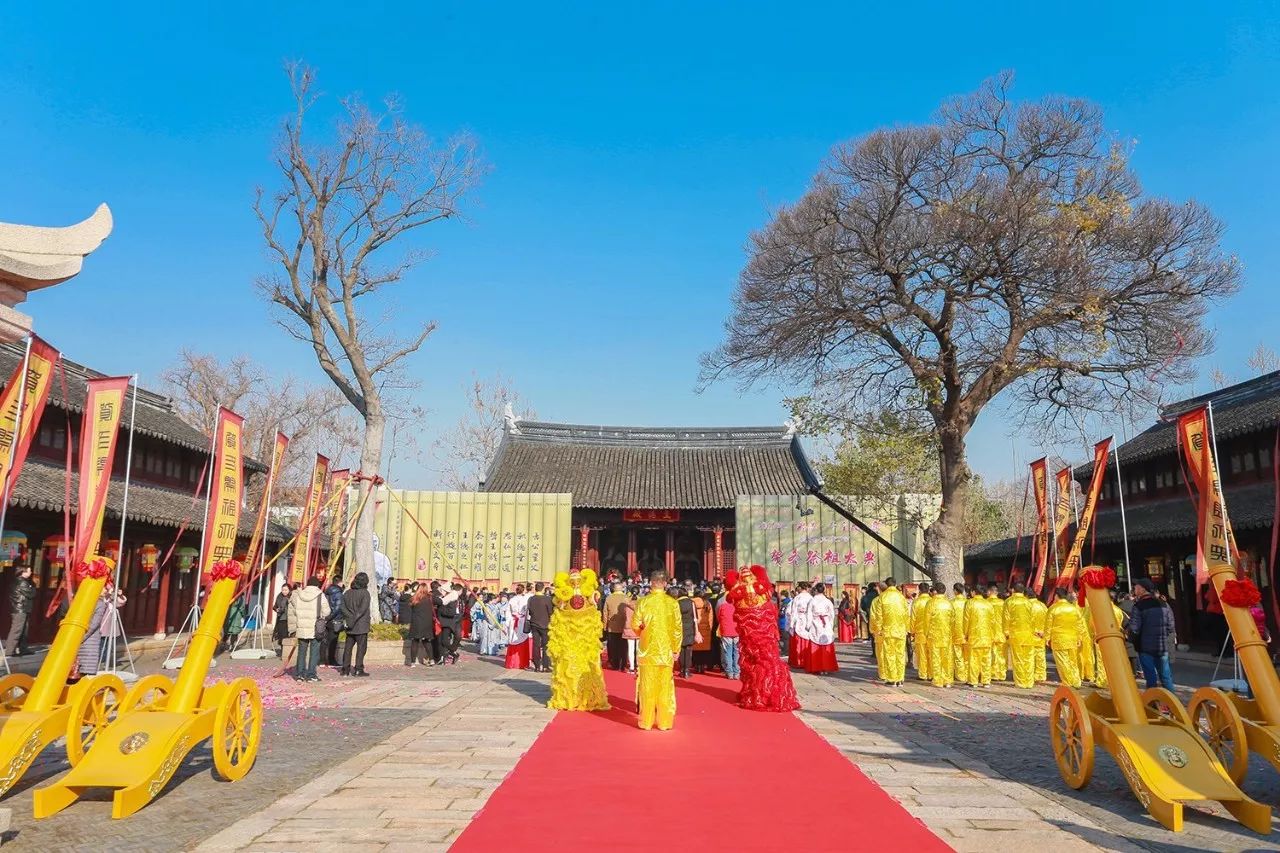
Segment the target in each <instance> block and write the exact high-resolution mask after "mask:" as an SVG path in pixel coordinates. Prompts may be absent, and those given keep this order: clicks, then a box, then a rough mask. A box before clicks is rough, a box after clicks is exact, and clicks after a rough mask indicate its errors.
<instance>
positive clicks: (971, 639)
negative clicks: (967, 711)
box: [964, 595, 996, 687]
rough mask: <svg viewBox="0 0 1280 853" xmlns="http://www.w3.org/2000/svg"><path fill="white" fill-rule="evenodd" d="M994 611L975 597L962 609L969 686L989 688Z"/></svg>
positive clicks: (981, 598) (988, 604)
mask: <svg viewBox="0 0 1280 853" xmlns="http://www.w3.org/2000/svg"><path fill="white" fill-rule="evenodd" d="M995 614H996V611H995V607H994V606H993V605H992V604H991V602H990V601H989V600H987V599H985V598H983V597H982V596H981V595H975V596H974V597H973V599H972V600H970V601H969V603H968V604H967V605H965V608H964V638H965V642H966V643H967V644H968V647H969V684H970V685H972V686H974V687H990V686H991V643H992V642H993V641H994V639H995V635H996V615H995Z"/></svg>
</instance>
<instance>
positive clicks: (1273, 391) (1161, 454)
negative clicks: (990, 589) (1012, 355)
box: [965, 371, 1280, 645]
mask: <svg viewBox="0 0 1280 853" xmlns="http://www.w3.org/2000/svg"><path fill="white" fill-rule="evenodd" d="M1206 403H1212V406H1213V417H1214V423H1215V426H1216V429H1217V449H1218V454H1219V460H1218V465H1219V469H1220V472H1221V477H1222V484H1223V493H1224V499H1225V501H1226V505H1227V512H1228V514H1229V515H1230V518H1231V525H1232V528H1233V530H1234V532H1235V536H1236V542H1237V545H1238V547H1239V550H1240V557H1241V562H1242V568H1243V570H1244V571H1245V572H1246V573H1247V574H1248V575H1249V576H1250V577H1251V578H1253V580H1254V581H1255V582H1256V583H1257V584H1258V585H1259V587H1260V588H1261V589H1262V592H1263V602H1264V604H1265V603H1269V602H1273V601H1274V599H1273V595H1272V593H1273V590H1272V584H1273V583H1274V577H1273V573H1272V565H1273V562H1274V560H1275V557H1276V555H1275V551H1274V548H1275V546H1274V544H1273V541H1272V534H1273V530H1274V526H1275V517H1276V494H1277V488H1278V486H1280V477H1278V473H1277V467H1276V461H1277V460H1276V452H1277V450H1278V449H1280V371H1277V372H1275V373H1269V374H1266V375H1265V376H1259V377H1258V378H1256V379H1251V380H1249V381H1248V382H1242V383H1239V384H1237V385H1232V386H1230V387H1227V388H1222V389H1219V390H1217V391H1213V392H1211V393H1208V394H1203V395H1201V396H1198V397H1192V398H1190V399H1187V400H1181V401H1179V402H1176V403H1172V404H1169V405H1167V406H1165V407H1163V408H1162V409H1161V411H1160V418H1159V420H1158V421H1157V422H1156V423H1155V424H1153V425H1152V426H1151V427H1149V428H1148V429H1146V430H1145V431H1143V432H1141V433H1139V434H1138V435H1137V436H1135V437H1134V438H1132V439H1130V440H1129V441H1127V442H1125V443H1124V444H1122V445H1120V447H1119V448H1118V455H1119V460H1120V463H1119V470H1120V472H1121V473H1122V475H1123V476H1122V477H1118V476H1117V471H1116V464H1115V461H1114V457H1113V460H1112V462H1111V464H1110V465H1109V470H1108V471H1107V478H1106V480H1105V481H1104V485H1103V488H1102V495H1101V500H1100V502H1099V505H1098V516H1097V522H1096V525H1095V533H1094V534H1091V536H1090V542H1089V544H1088V545H1086V546H1085V550H1084V555H1083V557H1084V562H1085V563H1086V564H1088V563H1091V562H1092V563H1099V564H1103V565H1109V566H1114V567H1116V569H1117V574H1118V575H1119V577H1120V578H1121V585H1122V586H1123V585H1125V582H1124V581H1125V578H1126V576H1129V577H1130V578H1131V579H1132V578H1141V577H1147V578H1150V579H1151V580H1152V581H1154V582H1155V584H1156V587H1157V588H1158V589H1159V590H1160V591H1161V592H1163V593H1164V594H1165V595H1166V596H1167V597H1168V598H1169V600H1170V603H1171V604H1172V606H1173V610H1174V615H1175V617H1176V618H1177V622H1178V638H1179V641H1180V642H1203V643H1207V644H1209V645H1216V644H1220V643H1221V641H1222V639H1223V637H1224V636H1225V634H1224V631H1225V625H1224V624H1222V622H1221V619H1220V617H1217V616H1216V614H1213V613H1211V612H1208V611H1209V608H1210V606H1211V605H1210V601H1209V596H1208V595H1207V589H1206V588H1205V587H1204V585H1203V584H1197V582H1196V574H1195V564H1196V559H1195V553H1196V515H1195V506H1194V504H1193V503H1192V500H1191V496H1190V492H1189V490H1188V486H1187V484H1186V478H1185V473H1184V466H1183V462H1182V458H1181V455H1180V453H1181V450H1180V448H1179V447H1178V439H1177V430H1176V423H1175V422H1176V419H1177V417H1178V416H1179V415H1181V414H1183V413H1184V412H1187V411H1190V410H1192V409H1195V408H1198V407H1200V406H1203V405H1205V404H1206ZM1073 476H1074V477H1075V479H1076V481H1077V482H1078V483H1079V484H1080V487H1081V489H1082V490H1083V489H1085V488H1087V487H1088V483H1089V479H1090V478H1091V477H1092V476H1093V463H1092V461H1090V462H1089V463H1087V464H1085V465H1082V466H1081V467H1078V468H1076V469H1075V470H1074V472H1073ZM1122 492H1123V501H1124V523H1123V524H1122V522H1121V511H1120V507H1121V493H1122ZM1126 530H1127V533H1128V544H1129V549H1128V553H1129V561H1128V562H1129V565H1126V564H1125V563H1126V561H1125V547H1124V546H1125V532H1126ZM1030 560H1031V537H1030V536H1023V537H1022V538H1021V540H1019V539H1017V538H1012V539H1002V540H998V541H994V542H983V543H980V544H977V545H972V546H970V547H969V548H968V549H966V552H965V575H966V577H967V578H968V579H969V580H970V581H971V582H974V581H976V582H984V581H986V580H996V581H1003V580H1004V579H1006V578H1007V577H1008V574H1009V572H1010V570H1011V568H1013V567H1014V566H1015V565H1016V566H1017V567H1018V570H1019V574H1020V575H1021V576H1023V577H1025V576H1026V570H1027V568H1028V566H1029V565H1030ZM1267 610H1268V616H1269V618H1272V619H1274V618H1275V613H1274V607H1268V608H1267ZM1272 633H1273V634H1275V633H1277V632H1276V629H1275V627H1274V626H1273V628H1272Z"/></svg>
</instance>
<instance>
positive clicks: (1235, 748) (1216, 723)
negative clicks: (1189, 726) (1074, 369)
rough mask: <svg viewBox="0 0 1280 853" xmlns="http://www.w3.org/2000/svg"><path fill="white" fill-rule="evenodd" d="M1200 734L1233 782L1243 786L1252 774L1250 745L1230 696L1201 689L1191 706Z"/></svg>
mask: <svg viewBox="0 0 1280 853" xmlns="http://www.w3.org/2000/svg"><path fill="white" fill-rule="evenodd" d="M1187 713H1188V714H1190V715H1191V720H1192V723H1193V727H1194V728H1195V730H1196V734H1198V735H1200V737H1201V738H1203V739H1204V741H1205V743H1207V744H1209V747H1210V748H1211V749H1212V750H1213V751H1214V754H1216V755H1217V756H1218V760H1219V761H1221V762H1222V766H1223V767H1225V768H1226V770H1227V775H1228V776H1230V777H1231V781H1232V782H1235V783H1236V784H1239V783H1240V781H1241V780H1242V779H1244V775H1245V773H1246V772H1247V771H1248V770H1249V744H1248V742H1247V741H1246V740H1245V732H1244V720H1242V719H1241V718H1240V712H1239V711H1237V710H1236V706H1235V704H1234V703H1233V702H1232V701H1231V698H1230V697H1228V696H1227V694H1225V693H1223V692H1222V691H1221V690H1219V689H1218V688H1216V687H1201V688H1200V689H1199V690H1197V691H1196V692H1195V693H1193V694H1191V702H1190V703H1189V704H1188V705H1187Z"/></svg>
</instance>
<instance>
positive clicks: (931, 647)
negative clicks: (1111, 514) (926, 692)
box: [861, 578, 1176, 690]
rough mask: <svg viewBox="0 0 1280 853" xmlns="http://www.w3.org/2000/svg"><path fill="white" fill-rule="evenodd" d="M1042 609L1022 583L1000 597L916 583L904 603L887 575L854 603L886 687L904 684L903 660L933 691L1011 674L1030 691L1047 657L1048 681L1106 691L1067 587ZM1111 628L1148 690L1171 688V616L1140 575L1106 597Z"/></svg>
mask: <svg viewBox="0 0 1280 853" xmlns="http://www.w3.org/2000/svg"><path fill="white" fill-rule="evenodd" d="M1051 599H1052V604H1051V605H1050V604H1046V603H1045V602H1043V601H1041V600H1040V599H1039V598H1038V597H1037V596H1035V595H1029V594H1028V591H1027V588H1026V586H1025V585H1024V584H1021V583H1015V584H1013V585H1012V586H1010V587H1008V588H1007V589H1005V590H1003V591H1002V590H1001V589H1000V587H999V586H998V585H997V584H994V583H992V584H988V585H987V586H986V588H985V589H979V588H976V587H966V586H964V585H963V584H959V583H957V584H955V585H954V586H953V588H952V590H951V594H950V595H948V591H947V588H946V587H945V586H944V585H943V584H939V583H933V584H930V583H923V584H921V585H920V586H919V590H918V592H917V593H916V594H914V595H911V596H908V595H905V594H904V593H903V590H902V589H901V588H900V587H899V586H898V585H897V583H896V582H895V581H894V580H893V579H892V578H886V579H885V580H884V581H883V582H880V583H877V584H872V585H871V587H870V589H868V590H867V593H866V595H865V596H864V597H863V599H862V602H861V604H862V609H863V610H864V611H865V612H866V616H867V621H868V623H869V626H870V633H871V640H872V645H873V649H874V652H875V657H876V664H877V667H878V675H879V678H880V680H881V681H882V682H884V683H885V684H888V685H895V686H896V685H901V684H902V683H903V682H904V681H905V680H906V667H907V665H908V663H910V664H911V665H912V666H913V668H914V669H915V672H916V676H917V678H919V679H920V680H921V681H928V682H931V683H932V684H933V685H934V686H935V687H950V686H952V685H953V684H956V683H966V684H968V685H969V686H970V687H976V688H985V687H989V686H990V685H991V683H992V682H993V681H995V682H998V681H1007V680H1010V677H1012V681H1013V684H1014V686H1015V687H1018V688H1022V689H1031V688H1032V687H1034V686H1035V685H1036V684H1037V683H1043V682H1046V681H1048V657H1049V653H1050V652H1052V655H1053V661H1054V667H1055V668H1056V670H1057V675H1058V680H1059V682H1061V683H1062V684H1067V685H1070V686H1072V687H1079V686H1080V685H1081V684H1082V683H1083V682H1091V683H1093V684H1095V685H1097V686H1099V687H1106V685H1107V671H1106V667H1105V666H1104V665H1103V662H1102V657H1101V654H1100V652H1099V649H1098V645H1097V637H1096V636H1095V634H1094V627H1093V620H1092V617H1091V614H1090V612H1089V605H1088V603H1087V602H1086V603H1084V604H1083V605H1080V604H1078V603H1077V595H1076V592H1075V590H1073V589H1070V588H1067V587H1057V588H1055V589H1053V591H1052V594H1051ZM1111 607H1112V613H1113V616H1114V618H1115V621H1116V625H1117V626H1119V627H1120V628H1121V630H1122V631H1123V632H1124V633H1125V634H1126V635H1127V636H1128V637H1129V640H1130V642H1131V646H1132V651H1131V653H1130V658H1131V659H1136V662H1137V667H1136V668H1138V669H1140V670H1141V672H1142V674H1143V677H1144V678H1145V680H1146V683H1147V686H1148V687H1154V686H1156V685H1157V684H1158V685H1160V686H1163V687H1165V688H1167V689H1170V690H1172V689H1173V673H1172V669H1171V667H1170V659H1171V657H1170V656H1171V655H1172V653H1173V650H1174V649H1175V647H1176V637H1175V628H1174V617H1173V611H1172V609H1171V608H1170V607H1169V603H1168V601H1166V600H1165V599H1164V597H1163V596H1161V595H1159V594H1158V593H1157V592H1156V591H1155V586H1154V584H1152V582H1151V581H1150V580H1148V579H1146V578H1139V579H1138V580H1137V581H1135V583H1134V588H1133V591H1132V592H1131V593H1129V594H1127V595H1125V596H1122V597H1121V596H1117V595H1116V593H1115V592H1114V591H1113V592H1112V603H1111Z"/></svg>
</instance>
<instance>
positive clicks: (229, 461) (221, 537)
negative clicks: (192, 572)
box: [200, 409, 244, 583]
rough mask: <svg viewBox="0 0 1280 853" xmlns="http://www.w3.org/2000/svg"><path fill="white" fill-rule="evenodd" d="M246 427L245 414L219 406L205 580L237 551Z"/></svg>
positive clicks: (207, 520) (205, 542) (202, 571)
mask: <svg viewBox="0 0 1280 853" xmlns="http://www.w3.org/2000/svg"><path fill="white" fill-rule="evenodd" d="M243 430H244V418H242V417H240V416H239V415H237V414H236V413H235V412H233V411H231V410H230V409H219V410H218V425H217V428H216V429H215V430H214V433H213V437H214V444H213V448H214V449H213V475H212V477H213V488H212V489H210V494H209V511H208V512H207V513H206V515H205V519H204V540H203V543H202V545H201V552H200V553H201V554H202V555H203V558H202V564H201V566H200V576H201V582H202V583H203V582H205V581H207V579H208V576H210V575H211V574H212V572H213V567H214V565H215V564H216V563H221V562H223V561H224V560H230V559H231V558H232V557H233V556H234V555H235V548H236V533H237V532H238V531H239V529H240V501H241V499H242V498H243V496H244V468H243V461H244V457H243V455H242V454H243V450H244V447H243V441H242V439H243Z"/></svg>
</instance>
